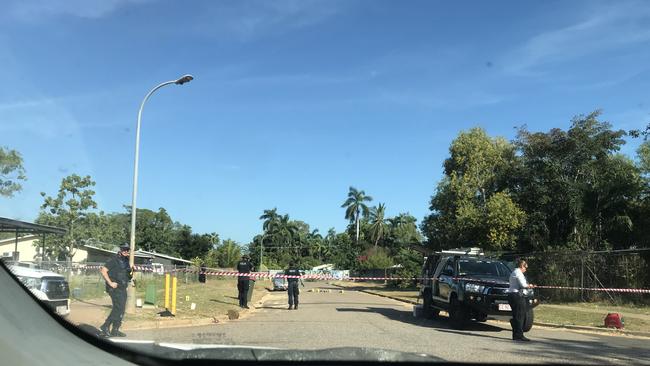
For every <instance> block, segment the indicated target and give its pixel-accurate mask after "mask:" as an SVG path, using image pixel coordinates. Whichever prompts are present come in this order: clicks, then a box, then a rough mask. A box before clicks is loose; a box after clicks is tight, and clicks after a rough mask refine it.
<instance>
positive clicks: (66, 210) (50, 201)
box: [36, 174, 97, 261]
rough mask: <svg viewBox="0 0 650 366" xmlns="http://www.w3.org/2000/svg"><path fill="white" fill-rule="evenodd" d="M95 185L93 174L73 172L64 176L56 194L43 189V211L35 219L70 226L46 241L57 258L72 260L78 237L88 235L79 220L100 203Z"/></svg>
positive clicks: (50, 251)
mask: <svg viewBox="0 0 650 366" xmlns="http://www.w3.org/2000/svg"><path fill="white" fill-rule="evenodd" d="M94 185H95V182H94V181H93V180H92V179H91V178H90V176H88V175H87V176H85V177H80V176H78V175H77V174H72V175H70V176H67V177H65V178H63V180H62V181H61V185H60V187H59V191H58V193H57V195H56V196H54V197H51V196H47V195H46V194H45V192H41V196H42V197H44V200H45V202H44V203H43V205H41V212H40V214H39V217H38V219H37V220H36V221H37V222H38V223H40V224H46V225H54V226H59V227H63V228H66V229H67V230H68V231H67V233H66V234H65V235H63V236H61V237H52V238H50V240H48V241H47V242H46V245H45V248H46V251H48V252H49V253H50V254H51V255H53V256H54V257H55V258H57V259H63V258H65V259H66V260H68V261H70V260H71V259H72V257H73V256H74V254H75V252H76V247H77V243H78V241H79V240H80V239H85V238H84V237H83V236H82V235H83V234H84V233H83V230H76V229H77V224H78V223H79V222H80V221H83V220H84V219H85V218H86V216H87V215H88V214H89V213H90V211H89V210H91V209H94V208H97V203H96V202H95V201H94V200H93V196H94V195H95V191H93V190H92V189H91V187H93V186H94Z"/></svg>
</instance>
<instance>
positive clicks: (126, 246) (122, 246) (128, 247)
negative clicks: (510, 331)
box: [120, 243, 131, 251]
mask: <svg viewBox="0 0 650 366" xmlns="http://www.w3.org/2000/svg"><path fill="white" fill-rule="evenodd" d="M123 250H131V245H130V244H129V243H122V244H120V251H123Z"/></svg>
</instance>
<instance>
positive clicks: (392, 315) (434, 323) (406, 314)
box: [336, 307, 503, 334]
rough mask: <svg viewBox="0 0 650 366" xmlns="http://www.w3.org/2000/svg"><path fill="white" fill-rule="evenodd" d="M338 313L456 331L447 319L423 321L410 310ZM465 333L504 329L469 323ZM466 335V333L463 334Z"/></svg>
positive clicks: (372, 308)
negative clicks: (367, 315)
mask: <svg viewBox="0 0 650 366" xmlns="http://www.w3.org/2000/svg"><path fill="white" fill-rule="evenodd" d="M336 310H337V311H341V312H360V313H376V314H381V315H383V316H385V317H386V318H388V319H390V320H397V321H400V322H403V323H407V324H412V325H419V326H422V327H427V328H434V329H438V330H443V329H449V330H454V328H453V327H452V326H451V324H449V321H448V320H449V319H448V318H446V317H436V318H435V319H423V318H416V317H414V316H413V313H412V312H411V311H408V310H398V309H393V308H375V307H368V308H366V309H358V308H336ZM463 330H465V331H477V332H501V331H503V328H499V327H495V326H493V325H490V324H485V323H477V322H469V323H468V324H467V325H466V326H465V327H464V329H463ZM463 334H466V333H463Z"/></svg>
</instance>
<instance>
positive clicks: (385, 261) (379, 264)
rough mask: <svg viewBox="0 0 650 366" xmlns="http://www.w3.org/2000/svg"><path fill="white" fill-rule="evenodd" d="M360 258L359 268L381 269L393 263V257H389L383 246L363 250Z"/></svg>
mask: <svg viewBox="0 0 650 366" xmlns="http://www.w3.org/2000/svg"><path fill="white" fill-rule="evenodd" d="M362 258H363V260H360V261H359V262H360V268H362V269H383V270H386V269H387V268H388V267H390V266H392V265H393V259H392V258H391V257H390V255H389V254H388V252H387V251H386V249H384V248H381V247H379V248H370V249H368V250H366V251H365V253H364V255H363V256H362Z"/></svg>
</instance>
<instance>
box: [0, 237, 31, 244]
mask: <svg viewBox="0 0 650 366" xmlns="http://www.w3.org/2000/svg"><path fill="white" fill-rule="evenodd" d="M39 238H40V236H38V235H24V236H19V237H18V241H25V240H33V239H39ZM15 242H16V238H7V239H2V240H0V245H5V244H13V243H15Z"/></svg>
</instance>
